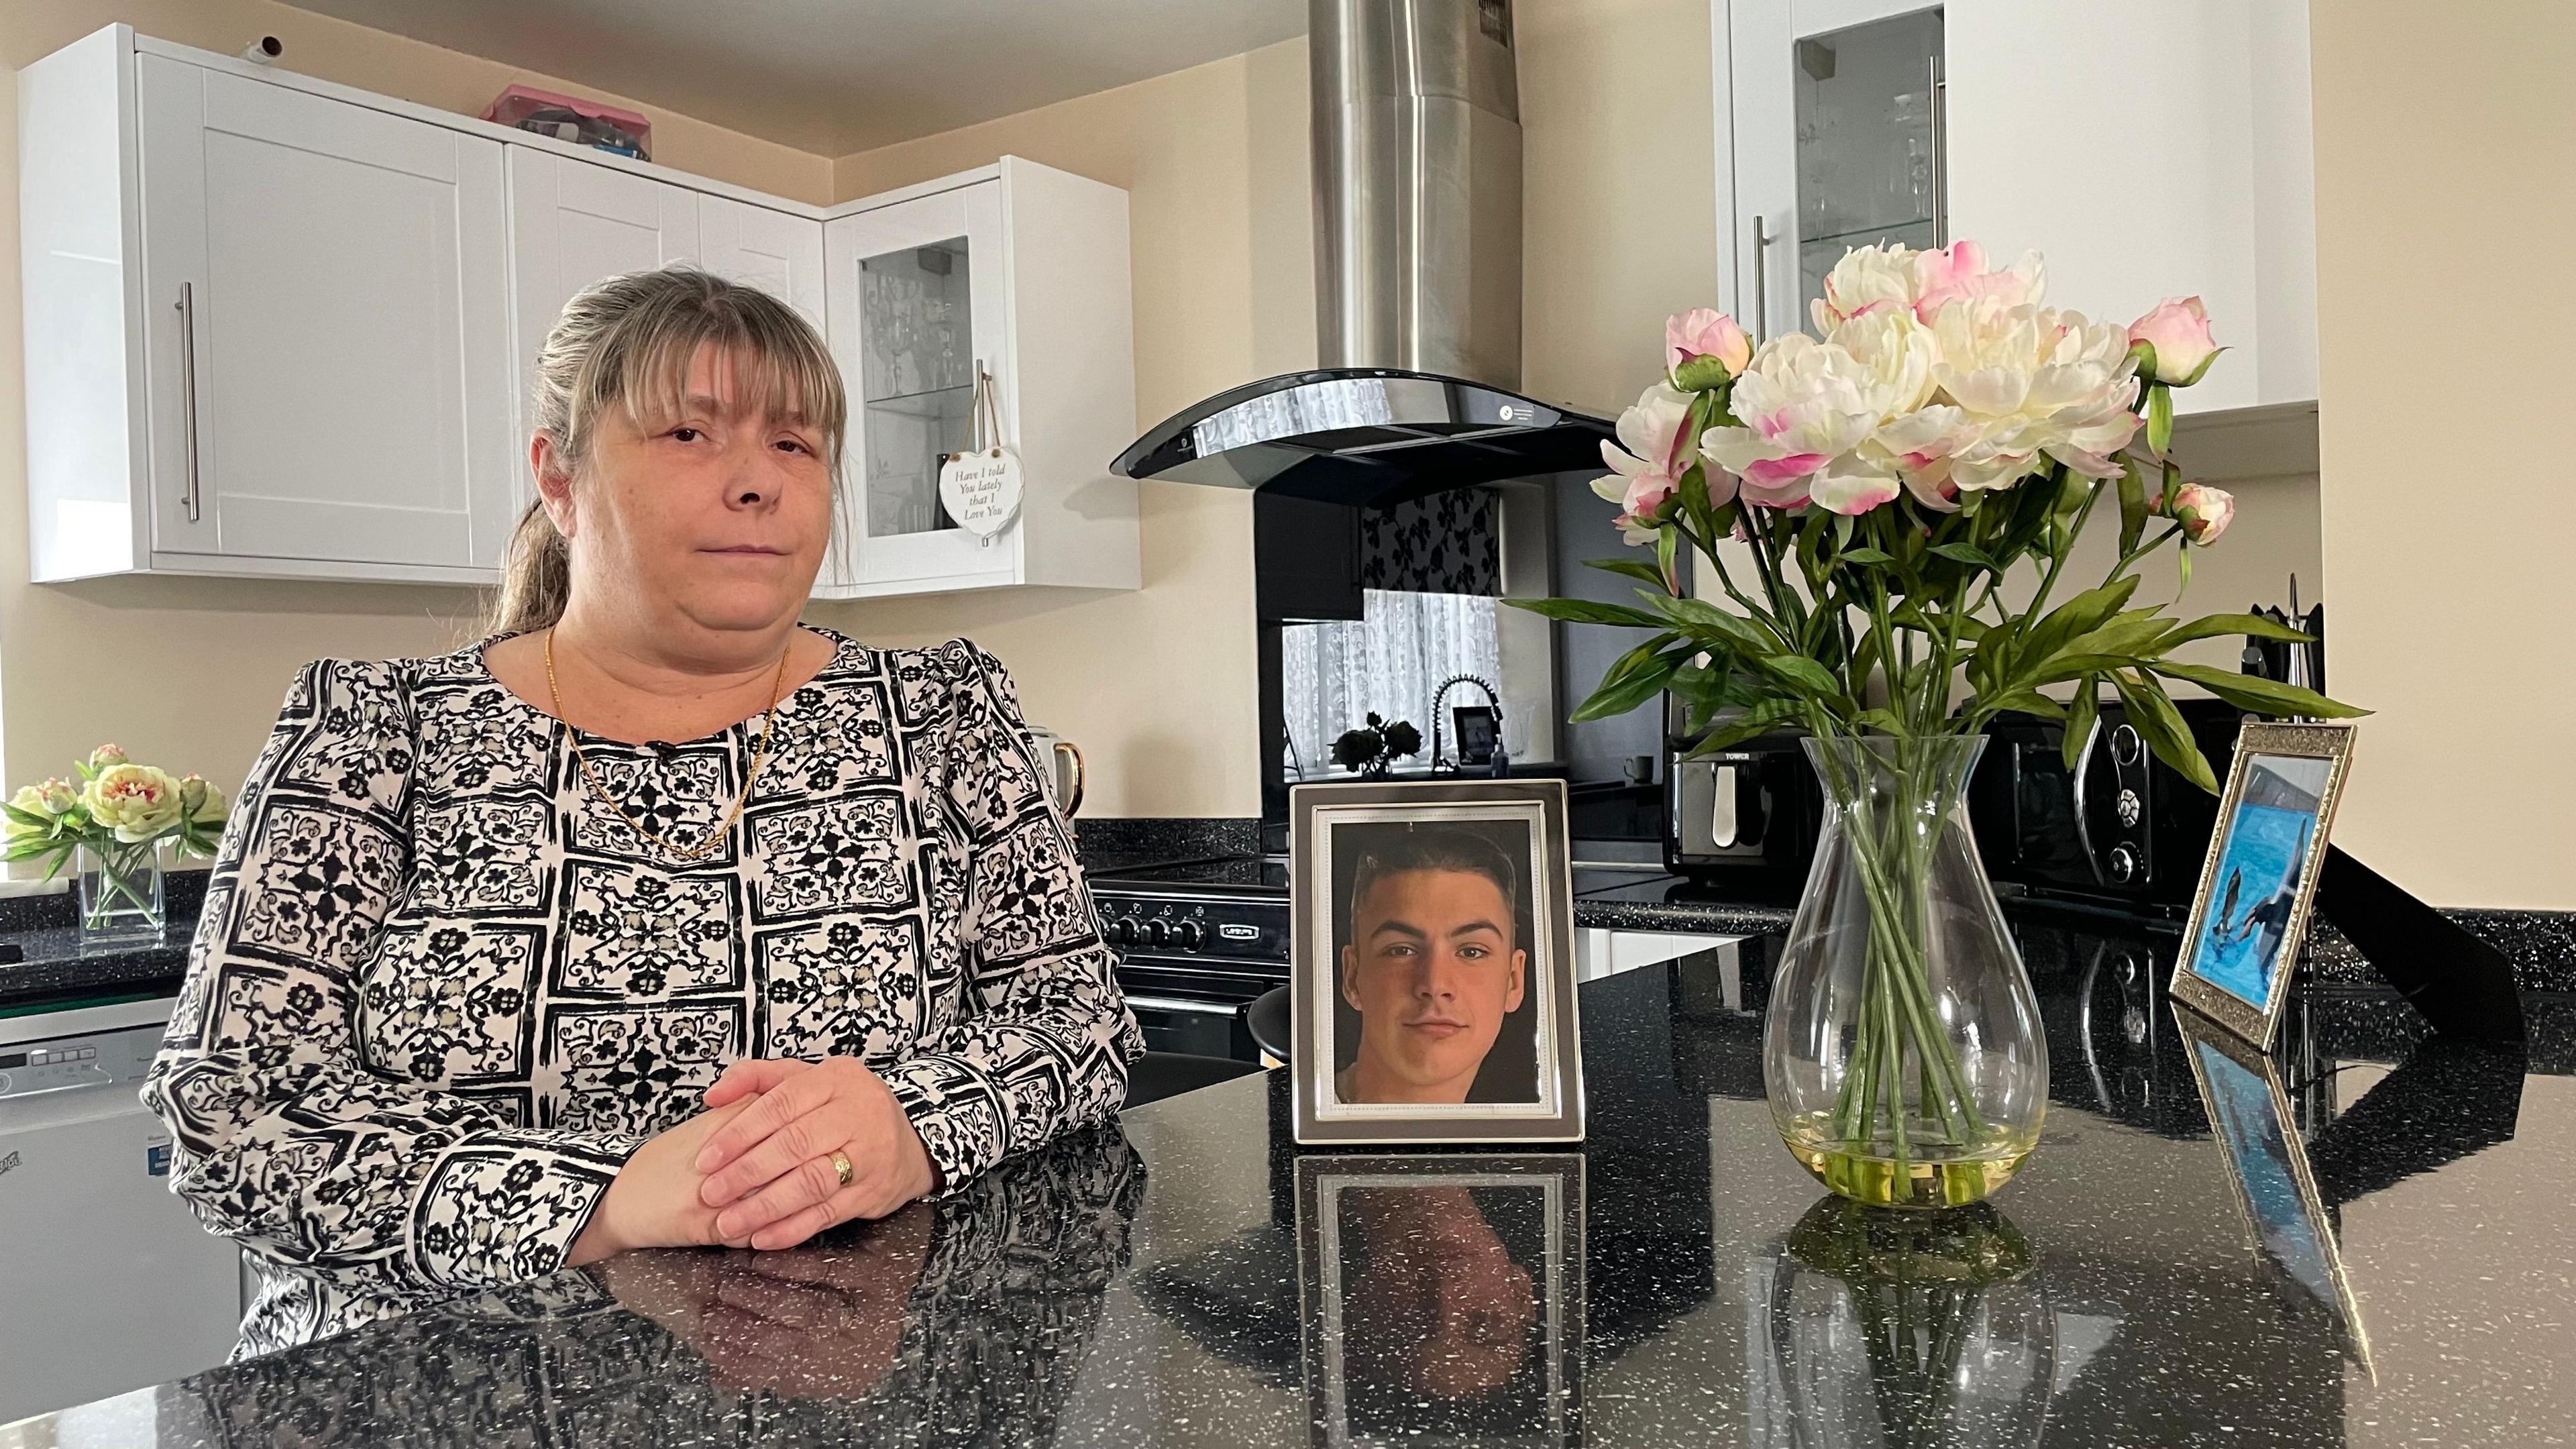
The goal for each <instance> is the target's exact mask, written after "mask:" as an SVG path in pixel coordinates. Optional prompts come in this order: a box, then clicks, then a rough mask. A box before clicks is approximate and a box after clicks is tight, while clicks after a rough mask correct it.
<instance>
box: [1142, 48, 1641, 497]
mask: <svg viewBox="0 0 2576 1449" xmlns="http://www.w3.org/2000/svg"><path fill="white" fill-rule="evenodd" d="M1308 3H1309V6H1310V9H1309V11H1308V20H1309V25H1310V29H1309V31H1308V34H1307V37H1306V45H1307V64H1308V66H1309V67H1310V69H1311V71H1312V73H1313V80H1314V92H1315V96H1314V101H1315V104H1314V119H1313V126H1314V147H1315V296H1316V313H1317V315H1316V334H1317V335H1316V341H1317V344H1318V345H1317V351H1318V360H1319V363H1320V365H1319V366H1317V367H1316V368H1314V369H1311V370H1309V371H1305V372H1291V373H1285V374H1282V375H1280V376H1278V377H1269V378H1263V379H1262V380H1260V381H1259V382H1250V383H1245V384H1244V385H1243V386H1241V387H1238V388H1234V389H1232V390H1230V391H1227V392H1223V393H1219V394H1217V395H1216V396H1215V397H1212V398H1208V399H1205V400H1204V401H1201V402H1197V403H1193V404H1192V405H1190V406H1189V407H1186V408H1183V409H1182V410H1181V411H1179V412H1177V413H1175V414H1173V415H1172V416H1171V417H1168V418H1165V419H1164V420H1163V421H1162V422H1160V423H1158V424H1156V425H1155V426H1154V427H1153V428H1152V429H1150V430H1148V431H1147V432H1146V434H1145V436H1143V437H1141V438H1138V439H1137V440H1136V442H1135V444H1134V445H1133V446H1131V447H1129V448H1128V449H1127V451H1126V452H1125V453H1123V454H1121V455H1119V457H1118V459H1117V461H1116V462H1114V463H1112V464H1110V467H1111V469H1112V470H1113V471H1115V472H1117V473H1118V474H1120V475H1121V476H1124V477H1128V478H1170V479H1175V480H1178V481H1182V482H1189V483H1207V484H1213V485H1216V486H1219V487H1228V488H1258V489H1263V490H1265V491H1268V492H1272V493H1276V494H1280V495H1282V496H1286V497H1296V498H1305V499H1310V500H1315V501H1320V502H1326V503H1338V504H1348V505H1351V506H1353V507H1362V508H1366V507H1384V506H1387V505H1389V504H1393V503H1398V502H1402V501H1403V500H1405V499H1408V498H1418V497H1421V496H1423V495H1424V494H1428V493H1437V492H1440V491H1442V490H1444V489H1450V488H1467V487H1472V486H1474V485H1476V484H1479V483H1490V482H1493V481H1495V480H1497V479H1503V478H1528V477H1534V476H1536V475H1539V474H1544V473H1558V472H1565V471H1570V470H1574V469H1586V468H1589V469H1598V468H1599V467H1600V466H1601V443H1602V440H1603V439H1605V438H1608V437H1610V436H1611V426H1610V424H1609V423H1608V422H1606V421H1604V420H1602V419H1600V418H1595V417H1589V416H1586V415H1584V414H1582V413H1578V412H1572V411H1569V410H1567V409H1564V408H1560V407H1554V406H1551V405H1549V404H1547V403H1543V402H1537V401H1534V400H1532V399H1530V398H1527V397H1523V396H1521V395H1520V394H1519V392H1518V389H1519V387H1520V376H1521V126H1520V84H1519V81H1518V79H1517V77H1516V73H1515V68H1514V63H1513V55H1514V51H1513V48H1512V9H1511V0H1308Z"/></svg>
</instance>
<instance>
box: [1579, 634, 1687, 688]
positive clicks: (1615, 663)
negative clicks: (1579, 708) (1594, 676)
mask: <svg viewBox="0 0 2576 1449" xmlns="http://www.w3.org/2000/svg"><path fill="white" fill-rule="evenodd" d="M1680 638H1681V636H1680V635H1678V634H1675V633H1673V632H1671V631H1670V630H1666V631H1665V632H1664V633H1661V634H1658V635H1656V636H1655V637H1653V638H1652V639H1649V640H1647V641H1646V642H1645V643H1643V644H1640V645H1638V646H1637V647H1636V648H1634V649H1631V650H1629V651H1628V652H1627V653H1625V654H1622V655H1620V656H1619V657H1618V658H1616V659H1614V660H1612V661H1610V667H1609V668H1607V669H1605V670H1602V671H1601V681H1600V683H1598V684H1595V685H1594V686H1592V688H1593V691H1594V692H1595V693H1598V692H1599V691H1601V690H1602V689H1604V688H1606V687H1608V686H1610V685H1613V684H1617V683H1618V682H1619V681H1620V680H1622V679H1625V678H1626V677H1627V676H1628V675H1630V674H1632V673H1634V672H1636V671H1637V670H1640V669H1643V668H1645V667H1647V666H1648V665H1649V664H1651V663H1653V662H1654V659H1655V656H1656V655H1658V654H1661V653H1662V652H1663V651H1664V650H1666V649H1668V648H1670V647H1672V645H1673V644H1674V643H1676V642H1677V641H1678V640H1679V639H1680ZM1697 652H1698V651H1697V650H1695V649H1694V650H1689V651H1685V653H1697Z"/></svg>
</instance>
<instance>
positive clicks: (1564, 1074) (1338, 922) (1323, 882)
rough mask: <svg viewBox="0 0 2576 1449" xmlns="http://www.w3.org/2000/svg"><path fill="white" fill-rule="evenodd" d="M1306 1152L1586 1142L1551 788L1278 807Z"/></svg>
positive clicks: (1563, 837)
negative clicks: (1286, 820)
mask: <svg viewBox="0 0 2576 1449" xmlns="http://www.w3.org/2000/svg"><path fill="white" fill-rule="evenodd" d="M1289 815H1290V835H1289V855H1290V866H1289V882H1290V885H1289V895H1290V903H1291V907H1292V911H1293V922H1294V924H1293V925H1292V927H1291V930H1290V950H1291V967H1290V994H1291V1000H1292V1008H1293V1010H1292V1013H1291V1015H1292V1023H1293V1024H1292V1026H1291V1030H1290V1052H1289V1058H1290V1060H1289V1070H1290V1072H1291V1074H1292V1076H1293V1077H1294V1080H1295V1091H1294V1094H1293V1095H1294V1098H1295V1103H1296V1106H1295V1111H1294V1114H1293V1115H1294V1118H1295V1122H1296V1136H1297V1140H1298V1141H1299V1142H1304V1143H1420V1142H1452V1143H1459V1142H1493V1141H1522V1142H1565V1141H1576V1140H1579V1139H1581V1137H1582V1136H1583V1106H1584V1101H1583V1069H1582V1061H1581V1057H1580V1054H1579V1051H1580V1049H1579V1043H1578V1033H1577V1030H1576V1020H1575V1000H1574V905H1573V900H1574V892H1573V885H1572V875H1571V860H1572V853H1571V846H1570V844H1569V843H1568V840H1567V834H1566V793H1565V782H1564V781H1562V780H1496V781H1481V782H1477V783H1473V784H1458V783H1443V784H1401V785H1394V784H1364V785H1301V786H1298V787H1297V788H1296V789H1294V790H1292V791H1291V792H1290V793H1289Z"/></svg>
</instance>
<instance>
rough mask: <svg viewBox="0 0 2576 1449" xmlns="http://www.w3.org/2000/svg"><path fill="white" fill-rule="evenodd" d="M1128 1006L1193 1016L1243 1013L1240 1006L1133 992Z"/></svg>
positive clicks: (1129, 996)
mask: <svg viewBox="0 0 2576 1449" xmlns="http://www.w3.org/2000/svg"><path fill="white" fill-rule="evenodd" d="M1127 1004H1128V1005H1129V1006H1141V1007H1143V1008H1145V1009H1146V1010H1147V1011H1186V1012H1188V1013H1190V1014H1191V1015H1193V1016H1235V1015H1239V1014H1241V1012H1242V1011H1243V1008H1242V1007H1240V1006H1223V1005H1219V1004H1218V1003H1216V1002H1213V1001H1184V1000H1182V999H1181V998H1180V997H1177V996H1138V995H1137V994H1136V993H1134V992H1132V991H1131V992H1129V993H1127Z"/></svg>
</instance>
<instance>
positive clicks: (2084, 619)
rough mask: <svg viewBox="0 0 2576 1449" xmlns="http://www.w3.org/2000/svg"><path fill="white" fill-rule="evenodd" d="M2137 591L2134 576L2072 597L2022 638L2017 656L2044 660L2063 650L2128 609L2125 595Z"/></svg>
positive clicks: (2127, 596)
mask: <svg viewBox="0 0 2576 1449" xmlns="http://www.w3.org/2000/svg"><path fill="white" fill-rule="evenodd" d="M2137 591H2138V577H2137V575H2135V574H2131V575H2129V576H2128V577H2127V578H2123V579H2115V580H2113V581H2112V582H2110V583H2107V584H2104V585H2103V586H2102V587H2100V588H2098V589H2086V590H2085V591H2084V592H2082V593H2080V594H2077V595H2076V596H2075V597H2074V598H2071V599H2069V600H2067V601H2066V602H2065V603H2063V604H2060V605H2058V606H2057V607H2056V608H2054V609H2051V610H2049V611H2048V614H2047V616H2046V617H2045V618H2042V619H2041V620H2040V621H2039V622H2038V623H2037V624H2035V625H2033V626H2032V627H2031V629H2030V632H2029V633H2028V634H2027V635H2025V636H2024V637H2023V640H2022V645H2021V649H2020V651H2019V653H2020V655H2021V657H2023V658H2025V659H2043V660H2044V659H2046V658H2048V657H2049V656H2050V655H2052V654H2055V653H2056V652H2057V651H2058V650H2060V649H2063V648H2064V647H2066V644H2067V641H2069V640H2071V639H2073V638H2075V637H2076V636H2077V635H2080V634H2089V633H2091V632H2092V631H2093V630H2095V629H2098V628H2100V627H2101V626H2102V621H2103V620H2105V619H2108V618H2110V617H2111V616H2112V615H2113V614H2116V613H2118V612H2120V611H2121V610H2122V609H2125V608H2127V607H2128V606H2129V596H2130V595H2131V594H2134V593H2136V592H2137Z"/></svg>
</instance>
